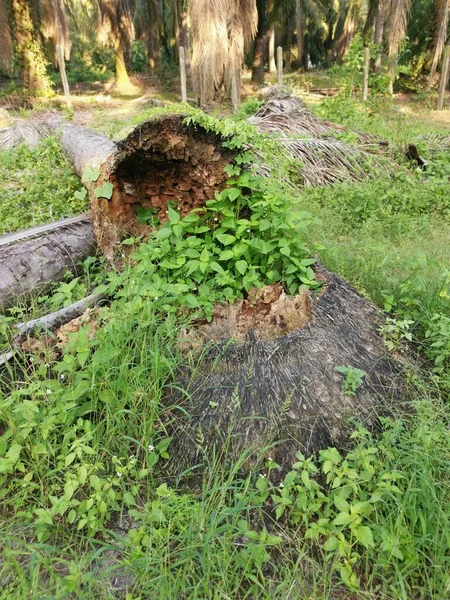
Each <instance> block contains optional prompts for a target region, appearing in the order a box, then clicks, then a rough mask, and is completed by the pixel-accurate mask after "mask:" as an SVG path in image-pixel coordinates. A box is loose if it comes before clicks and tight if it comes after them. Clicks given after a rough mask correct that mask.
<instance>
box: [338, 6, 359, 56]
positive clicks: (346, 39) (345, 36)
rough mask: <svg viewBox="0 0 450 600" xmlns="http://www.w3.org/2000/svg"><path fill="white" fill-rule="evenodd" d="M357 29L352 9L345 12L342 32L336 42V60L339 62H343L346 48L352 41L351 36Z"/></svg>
mask: <svg viewBox="0 0 450 600" xmlns="http://www.w3.org/2000/svg"><path fill="white" fill-rule="evenodd" d="M357 30H358V22H357V18H356V16H355V14H354V12H353V10H350V11H349V12H348V13H347V17H346V19H345V22H344V29H343V31H342V34H341V35H340V37H339V39H338V41H337V44H336V60H337V61H338V63H339V64H342V63H343V62H344V60H345V57H346V55H347V52H348V49H349V48H350V44H351V43H352V39H353V36H354V35H355V33H356V32H357Z"/></svg>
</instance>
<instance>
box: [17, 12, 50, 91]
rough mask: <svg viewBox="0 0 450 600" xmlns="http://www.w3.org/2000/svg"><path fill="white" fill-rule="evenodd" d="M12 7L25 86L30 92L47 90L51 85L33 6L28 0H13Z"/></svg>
mask: <svg viewBox="0 0 450 600" xmlns="http://www.w3.org/2000/svg"><path fill="white" fill-rule="evenodd" d="M11 8H12V15H13V23H14V40H15V44H16V53H17V58H18V63H19V67H20V73H21V78H22V83H23V86H24V88H25V89H27V90H29V91H30V92H47V91H48V90H50V87H51V86H50V81H49V79H48V76H47V72H46V67H45V63H46V60H45V56H44V52H43V50H42V46H41V43H40V39H39V37H38V35H37V32H36V30H35V27H34V22H33V18H32V7H31V5H30V3H29V1H28V0H11Z"/></svg>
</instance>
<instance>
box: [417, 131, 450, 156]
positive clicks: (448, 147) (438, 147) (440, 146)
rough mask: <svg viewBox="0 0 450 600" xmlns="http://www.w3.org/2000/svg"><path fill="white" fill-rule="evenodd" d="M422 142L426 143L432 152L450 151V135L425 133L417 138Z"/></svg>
mask: <svg viewBox="0 0 450 600" xmlns="http://www.w3.org/2000/svg"><path fill="white" fill-rule="evenodd" d="M417 139H418V140H419V141H420V142H425V143H426V145H427V148H428V149H429V150H431V151H432V152H447V151H450V135H445V134H444V133H424V134H422V135H419V136H418V138H417Z"/></svg>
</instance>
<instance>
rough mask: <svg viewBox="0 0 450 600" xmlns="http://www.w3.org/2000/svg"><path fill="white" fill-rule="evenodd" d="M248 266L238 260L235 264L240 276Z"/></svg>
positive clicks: (245, 262) (243, 261)
mask: <svg viewBox="0 0 450 600" xmlns="http://www.w3.org/2000/svg"><path fill="white" fill-rule="evenodd" d="M247 268H248V264H247V261H245V260H238V261H237V263H236V269H237V270H238V271H239V273H240V274H241V275H244V274H245V272H246V271H247Z"/></svg>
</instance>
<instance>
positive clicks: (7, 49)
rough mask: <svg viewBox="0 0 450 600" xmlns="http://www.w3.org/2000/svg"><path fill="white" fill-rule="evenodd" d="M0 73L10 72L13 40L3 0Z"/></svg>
mask: <svg viewBox="0 0 450 600" xmlns="http://www.w3.org/2000/svg"><path fill="white" fill-rule="evenodd" d="M0 23H2V24H3V25H2V27H1V28H0V73H6V74H11V73H12V70H13V41H12V36H11V27H10V23H9V18H8V11H7V7H6V2H5V0H0Z"/></svg>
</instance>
